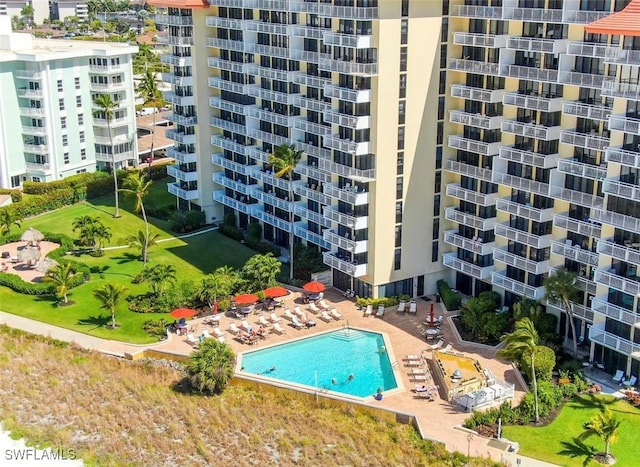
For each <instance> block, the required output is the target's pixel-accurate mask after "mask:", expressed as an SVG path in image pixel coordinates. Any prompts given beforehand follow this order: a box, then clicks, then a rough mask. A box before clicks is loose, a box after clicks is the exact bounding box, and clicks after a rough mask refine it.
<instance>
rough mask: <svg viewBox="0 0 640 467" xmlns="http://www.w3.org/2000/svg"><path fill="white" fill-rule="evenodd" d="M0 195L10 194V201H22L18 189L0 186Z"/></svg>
mask: <svg viewBox="0 0 640 467" xmlns="http://www.w3.org/2000/svg"><path fill="white" fill-rule="evenodd" d="M0 195H10V196H11V201H12V202H14V203H19V202H20V201H22V192H21V191H20V190H6V189H4V188H0Z"/></svg>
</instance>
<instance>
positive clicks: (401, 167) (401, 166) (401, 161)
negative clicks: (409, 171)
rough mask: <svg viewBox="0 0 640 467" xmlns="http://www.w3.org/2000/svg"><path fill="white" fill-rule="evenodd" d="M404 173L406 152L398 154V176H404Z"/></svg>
mask: <svg viewBox="0 0 640 467" xmlns="http://www.w3.org/2000/svg"><path fill="white" fill-rule="evenodd" d="M403 173H404V152H399V153H398V170H397V171H396V175H402V174H403Z"/></svg>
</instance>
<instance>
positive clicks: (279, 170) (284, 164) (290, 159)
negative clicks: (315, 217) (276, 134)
mask: <svg viewBox="0 0 640 467" xmlns="http://www.w3.org/2000/svg"><path fill="white" fill-rule="evenodd" d="M303 154H304V151H296V148H295V146H294V145H293V144H291V145H289V144H281V145H280V146H278V147H276V149H275V150H274V151H273V154H271V155H269V162H270V163H271V165H272V166H273V167H274V168H275V169H276V174H275V175H276V177H278V178H280V177H284V176H286V177H287V179H288V180H289V201H290V202H291V206H293V183H292V182H293V171H294V170H295V168H296V166H297V165H298V162H300V160H301V159H302V156H303ZM289 228H290V229H291V231H290V232H289V277H290V278H291V279H293V245H294V243H295V242H294V240H295V235H294V233H293V208H291V210H290V211H289Z"/></svg>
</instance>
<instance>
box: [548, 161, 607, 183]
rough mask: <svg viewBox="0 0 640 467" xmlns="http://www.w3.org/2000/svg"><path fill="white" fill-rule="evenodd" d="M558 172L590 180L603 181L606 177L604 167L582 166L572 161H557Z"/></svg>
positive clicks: (582, 164) (580, 163)
mask: <svg viewBox="0 0 640 467" xmlns="http://www.w3.org/2000/svg"><path fill="white" fill-rule="evenodd" d="M558 172H560V173H564V174H568V175H577V176H578V177H583V178H589V179H591V180H604V179H605V178H606V177H607V168H606V167H603V166H599V165H591V164H584V163H582V162H578V161H574V160H573V159H558Z"/></svg>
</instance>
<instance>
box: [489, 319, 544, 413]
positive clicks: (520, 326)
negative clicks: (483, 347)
mask: <svg viewBox="0 0 640 467" xmlns="http://www.w3.org/2000/svg"><path fill="white" fill-rule="evenodd" d="M502 341H503V342H504V343H505V346H504V348H502V349H500V350H498V356H500V357H504V358H507V359H509V360H511V361H515V362H519V361H521V360H522V355H523V354H524V353H525V352H527V355H529V352H531V353H530V355H531V379H532V383H533V397H534V400H535V410H536V422H538V420H539V419H540V416H539V410H538V380H537V378H536V363H535V360H536V350H537V347H538V342H539V341H540V339H539V337H538V332H537V331H536V327H535V326H534V324H533V322H532V321H531V320H530V319H529V318H523V319H521V320H519V321H516V326H515V330H514V331H513V332H512V333H511V334H507V335H506V336H504V337H503V338H502Z"/></svg>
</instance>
